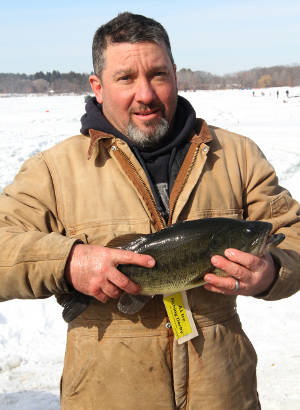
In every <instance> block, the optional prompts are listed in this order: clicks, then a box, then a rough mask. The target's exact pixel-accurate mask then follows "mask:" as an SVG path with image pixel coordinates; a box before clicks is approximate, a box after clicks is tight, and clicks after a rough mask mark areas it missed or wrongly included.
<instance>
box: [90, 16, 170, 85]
mask: <svg viewBox="0 0 300 410" xmlns="http://www.w3.org/2000/svg"><path fill="white" fill-rule="evenodd" d="M144 41H150V42H153V43H156V44H159V45H161V44H165V46H166V48H167V52H168V54H169V57H170V60H171V62H172V64H174V59H173V56H172V51H171V45H170V40H169V36H168V33H167V32H166V30H165V29H164V27H163V26H162V25H161V24H160V23H158V22H157V21H155V20H153V19H151V18H148V17H145V16H142V15H140V14H132V13H129V12H125V13H121V14H119V15H118V16H117V17H115V18H114V19H112V20H110V21H109V22H108V23H106V24H103V25H102V26H101V27H99V28H98V30H97V31H96V33H95V35H94V39H93V48H92V51H93V66H94V72H95V74H96V75H97V76H98V77H99V78H101V74H102V71H103V69H104V64H105V56H104V52H105V50H106V48H107V46H108V45H109V44H110V43H142V42H144Z"/></svg>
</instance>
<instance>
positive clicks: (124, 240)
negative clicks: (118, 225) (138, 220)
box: [106, 233, 146, 250]
mask: <svg viewBox="0 0 300 410" xmlns="http://www.w3.org/2000/svg"><path fill="white" fill-rule="evenodd" d="M145 239H146V236H145V235H144V234H141V233H128V234H125V235H121V236H118V237H117V238H114V239H112V240H111V241H109V242H108V244H107V245H106V246H107V247H108V248H122V249H130V250H135V248H136V247H137V246H138V245H140V244H142V243H143V242H144V241H145Z"/></svg>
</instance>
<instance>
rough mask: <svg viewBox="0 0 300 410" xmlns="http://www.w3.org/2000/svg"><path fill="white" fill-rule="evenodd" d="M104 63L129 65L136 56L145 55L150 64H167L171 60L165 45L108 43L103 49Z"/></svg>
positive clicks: (152, 43)
mask: <svg viewBox="0 0 300 410" xmlns="http://www.w3.org/2000/svg"><path fill="white" fill-rule="evenodd" d="M104 55H105V60H106V63H112V64H114V65H116V64H120V65H122V66H123V65H128V66H129V65H130V64H131V63H132V61H134V59H135V58H136V57H147V58H148V59H150V60H152V61H151V62H152V64H156V65H159V66H162V65H166V66H167V65H169V63H170V62H171V60H170V58H169V56H168V52H167V49H166V46H165V45H164V44H157V43H154V42H138V43H125V42H124V43H108V46H107V48H106V50H105V54H104Z"/></svg>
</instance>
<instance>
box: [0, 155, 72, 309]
mask: <svg viewBox="0 0 300 410" xmlns="http://www.w3.org/2000/svg"><path fill="white" fill-rule="evenodd" d="M75 242H76V240H74V239H70V238H67V237H66V236H65V235H64V227H63V224H62V223H61V221H60V220H59V218H58V210H57V204H56V196H55V190H54V186H53V183H52V178H51V175H50V173H49V170H48V168H47V166H46V164H45V162H44V160H43V157H42V154H38V155H37V156H35V157H33V158H31V159H29V160H28V161H26V162H25V163H24V165H23V166H22V168H21V170H20V172H19V173H18V174H17V176H16V177H15V180H14V182H13V183H12V184H11V185H9V186H7V187H6V188H5V189H4V191H3V193H2V194H1V196H0V249H1V251H0V301H5V300H9V299H14V298H20V299H25V298H26V299H27V298H28V299H31V298H44V297H48V296H51V295H52V294H61V293H68V292H69V291H70V288H69V286H68V284H67V282H66V281H65V279H64V269H65V265H66V262H67V258H68V255H69V253H70V250H71V248H72V246H73V244H74V243H75Z"/></svg>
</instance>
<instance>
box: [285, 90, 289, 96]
mask: <svg viewBox="0 0 300 410" xmlns="http://www.w3.org/2000/svg"><path fill="white" fill-rule="evenodd" d="M285 93H286V96H287V98H289V90H286V92H285Z"/></svg>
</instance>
